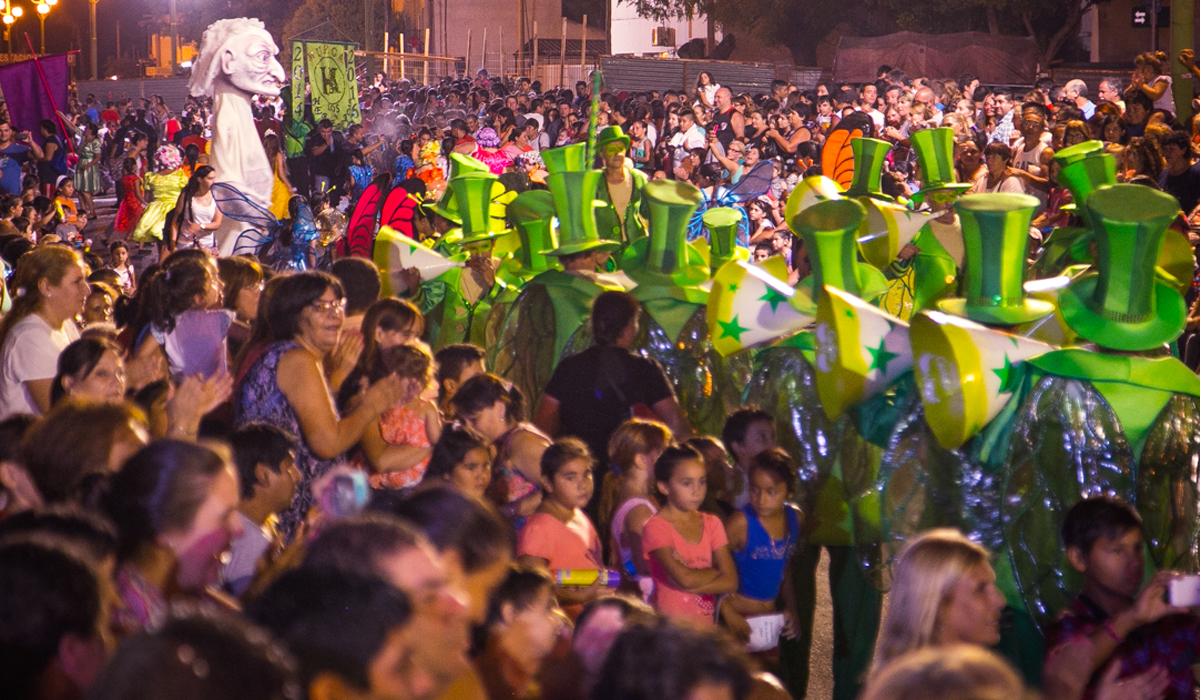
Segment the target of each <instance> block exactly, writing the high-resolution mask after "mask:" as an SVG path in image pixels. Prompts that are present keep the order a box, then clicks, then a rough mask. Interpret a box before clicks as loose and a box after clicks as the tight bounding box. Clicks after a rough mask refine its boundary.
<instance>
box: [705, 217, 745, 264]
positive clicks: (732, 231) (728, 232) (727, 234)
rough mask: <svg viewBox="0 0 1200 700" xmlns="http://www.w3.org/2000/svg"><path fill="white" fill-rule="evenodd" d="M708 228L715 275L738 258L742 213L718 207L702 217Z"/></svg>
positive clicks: (711, 259)
mask: <svg viewBox="0 0 1200 700" xmlns="http://www.w3.org/2000/svg"><path fill="white" fill-rule="evenodd" d="M701 219H702V220H703V221H704V226H705V227H706V228H708V237H709V239H710V241H709V251H710V253H709V256H710V258H709V267H710V268H711V269H712V272H713V274H714V275H715V274H716V272H717V270H719V269H720V268H721V266H722V265H724V264H725V263H727V262H729V261H730V260H733V259H734V258H735V257H737V234H738V229H739V228H741V226H742V212H741V211H739V210H737V209H734V208H733V207H716V208H714V209H709V210H708V211H706V212H704V216H702V217H701Z"/></svg>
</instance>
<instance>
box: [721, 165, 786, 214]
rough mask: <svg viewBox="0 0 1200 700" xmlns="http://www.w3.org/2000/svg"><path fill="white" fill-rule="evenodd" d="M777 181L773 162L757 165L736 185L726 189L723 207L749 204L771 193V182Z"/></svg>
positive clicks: (722, 198)
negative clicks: (743, 203)
mask: <svg viewBox="0 0 1200 700" xmlns="http://www.w3.org/2000/svg"><path fill="white" fill-rule="evenodd" d="M773 179H775V165H774V164H773V163H772V162H771V161H766V160H764V161H762V162H759V163H756V164H755V165H754V167H753V168H750V172H748V173H746V174H744V175H742V179H741V180H738V181H737V184H736V185H733V186H731V187H729V188H725V193H724V196H723V197H721V200H722V204H721V206H726V207H728V206H732V204H733V203H741V202H749V201H750V200H752V199H756V198H758V197H761V196H763V195H764V194H766V193H768V192H770V191H771V180H773Z"/></svg>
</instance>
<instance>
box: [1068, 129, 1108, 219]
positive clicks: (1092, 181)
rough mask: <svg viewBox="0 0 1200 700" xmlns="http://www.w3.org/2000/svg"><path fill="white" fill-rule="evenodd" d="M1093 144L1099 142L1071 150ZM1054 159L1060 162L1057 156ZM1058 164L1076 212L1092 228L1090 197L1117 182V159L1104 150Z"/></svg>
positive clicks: (1082, 144) (1083, 144)
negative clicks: (1100, 189)
mask: <svg viewBox="0 0 1200 700" xmlns="http://www.w3.org/2000/svg"><path fill="white" fill-rule="evenodd" d="M1092 143H1098V142H1097V141H1085V142H1084V143H1081V144H1077V145H1075V146H1071V148H1079V146H1086V145H1088V144H1092ZM1066 150H1068V151H1069V150H1071V149H1070V148H1068V149H1066ZM1064 152H1065V151H1064ZM1054 158H1055V160H1058V156H1057V155H1056V156H1054ZM1058 162H1059V163H1060V164H1061V165H1062V171H1061V172H1060V173H1059V176H1058V180H1059V182H1060V183H1062V185H1063V186H1064V187H1066V188H1067V189H1068V190H1069V191H1070V192H1071V199H1072V200H1074V209H1075V211H1077V212H1078V213H1079V216H1080V217H1081V218H1082V219H1083V221H1084V223H1085V224H1087V225H1089V226H1090V225H1091V221H1090V217H1089V214H1088V210H1087V200H1088V197H1091V196H1092V193H1093V192H1095V191H1096V190H1098V189H1099V188H1101V187H1104V186H1105V185H1112V184H1115V183H1116V182H1117V159H1116V158H1114V157H1113V156H1112V154H1111V153H1105V152H1104V151H1102V150H1093V151H1089V152H1087V153H1086V154H1085V155H1083V156H1082V157H1068V158H1064V159H1062V160H1059V161H1058ZM1068 206H1070V205H1068Z"/></svg>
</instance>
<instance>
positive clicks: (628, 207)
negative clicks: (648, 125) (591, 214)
mask: <svg viewBox="0 0 1200 700" xmlns="http://www.w3.org/2000/svg"><path fill="white" fill-rule="evenodd" d="M629 143H630V141H629V137H628V136H626V135H625V132H623V131H621V127H619V126H606V127H604V129H602V130H601V131H600V133H599V134H598V135H597V136H596V152H597V153H599V154H600V157H601V158H602V159H603V160H604V180H603V181H601V183H600V186H599V187H597V188H596V199H597V200H599V201H602V202H604V203H605V204H606V206H604V207H603V208H600V207H597V209H596V230H597V232H598V233H599V234H600V236H601V238H607V239H609V240H613V241H620V242H621V243H622V244H623V245H628V244H630V243H632V242H633V241H636V240H637V239H639V238H643V237H644V236H645V235H646V221H645V218H644V217H643V216H642V212H641V207H642V192H643V190H645V188H646V182H647V181H648V180H647V178H646V175H645V174H644V173H642V172H640V171H638V170H636V169H634V168H633V166H632V163H630V162H629V161H628V159H626V157H625V154H626V153H628V152H629Z"/></svg>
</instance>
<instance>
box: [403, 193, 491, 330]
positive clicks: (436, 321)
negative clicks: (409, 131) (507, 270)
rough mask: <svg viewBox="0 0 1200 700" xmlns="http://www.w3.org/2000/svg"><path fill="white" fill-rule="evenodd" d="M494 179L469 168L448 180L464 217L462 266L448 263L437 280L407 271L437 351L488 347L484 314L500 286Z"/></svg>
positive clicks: (414, 269) (408, 285)
mask: <svg viewBox="0 0 1200 700" xmlns="http://www.w3.org/2000/svg"><path fill="white" fill-rule="evenodd" d="M497 183H498V180H497V178H496V176H494V175H491V174H489V173H480V172H470V173H466V174H463V175H461V176H459V177H457V178H454V179H453V180H451V181H450V183H449V184H450V188H451V189H453V190H454V198H455V200H456V202H457V203H458V214H459V216H460V218H461V221H462V228H461V231H462V239H461V241H460V242H459V245H460V246H461V249H462V251H463V253H464V254H465V255H466V260H465V263H466V265H465V267H458V266H455V267H451V268H450V269H448V270H446V271H445V272H442V273H441V274H440V275H438V276H437V277H436V278H434V279H432V280H428V281H425V282H421V273H420V271H418V270H417V269H416V268H411V269H409V270H406V271H405V283H406V285H407V287H408V288H409V289H418V290H419V291H418V292H417V294H415V295H414V299H413V301H414V302H415V303H416V304H417V306H418V307H420V309H421V312H422V313H423V314H425V327H426V328H427V329H428V331H429V338H430V340H431V342H430V344H431V345H432V346H433V349H434V350H435V351H436V350H438V349H440V348H442V347H445V346H446V345H450V344H452V343H464V342H468V343H474V344H475V345H478V346H480V347H485V346H486V337H485V333H486V328H487V317H488V313H489V312H490V311H491V306H492V302H493V301H494V300H495V298H496V295H497V293H498V292H499V291H500V290H501V289H502V287H500V286H498V285H497V284H496V272H497V269H498V267H499V265H500V262H501V261H500V259H499V258H497V257H495V256H494V255H493V254H492V253H493V248H494V246H495V242H496V238H497V237H499V236H501V235H503V234H504V233H505V232H504V231H501V232H496V231H493V230H492V226H491V223H492V222H491V215H490V211H489V209H490V207H491V196H492V187H493V186H494V185H496V184H497Z"/></svg>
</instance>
